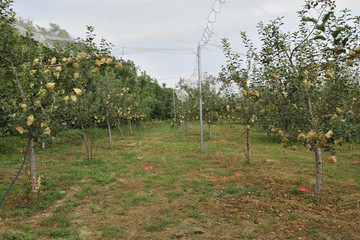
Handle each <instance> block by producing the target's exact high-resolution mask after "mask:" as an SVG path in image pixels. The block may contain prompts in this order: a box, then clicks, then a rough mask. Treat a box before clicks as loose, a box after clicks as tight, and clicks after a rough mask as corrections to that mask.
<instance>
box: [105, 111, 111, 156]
mask: <svg viewBox="0 0 360 240" xmlns="http://www.w3.org/2000/svg"><path fill="white" fill-rule="evenodd" d="M106 124H107V128H108V136H109V146H110V149H112V137H111V126H110V121H109V109H107V108H106Z"/></svg>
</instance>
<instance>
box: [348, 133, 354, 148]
mask: <svg viewBox="0 0 360 240" xmlns="http://www.w3.org/2000/svg"><path fill="white" fill-rule="evenodd" d="M349 144H350V152H352V151H353V150H354V148H353V144H352V140H351V134H349Z"/></svg>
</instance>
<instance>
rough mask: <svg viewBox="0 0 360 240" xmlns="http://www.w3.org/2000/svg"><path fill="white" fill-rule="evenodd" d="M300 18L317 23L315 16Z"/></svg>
mask: <svg viewBox="0 0 360 240" xmlns="http://www.w3.org/2000/svg"><path fill="white" fill-rule="evenodd" d="M302 20H303V21H304V22H313V23H315V24H317V20H316V19H315V18H311V17H303V18H302Z"/></svg>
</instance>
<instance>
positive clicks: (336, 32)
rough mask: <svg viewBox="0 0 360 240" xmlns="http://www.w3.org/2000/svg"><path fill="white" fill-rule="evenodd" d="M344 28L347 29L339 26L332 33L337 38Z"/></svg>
mask: <svg viewBox="0 0 360 240" xmlns="http://www.w3.org/2000/svg"><path fill="white" fill-rule="evenodd" d="M344 30H345V28H344V27H337V28H336V30H335V31H333V32H332V33H331V35H332V36H333V38H337V36H338V35H339V33H340V32H342V31H344Z"/></svg>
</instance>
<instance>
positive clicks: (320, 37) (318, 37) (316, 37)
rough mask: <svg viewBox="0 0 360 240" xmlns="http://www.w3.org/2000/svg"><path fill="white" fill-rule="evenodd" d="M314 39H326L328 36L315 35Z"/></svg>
mask: <svg viewBox="0 0 360 240" xmlns="http://www.w3.org/2000/svg"><path fill="white" fill-rule="evenodd" d="M313 39H314V40H318V39H320V40H326V38H325V37H324V36H322V35H318V36H315V37H314V38H313Z"/></svg>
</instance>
